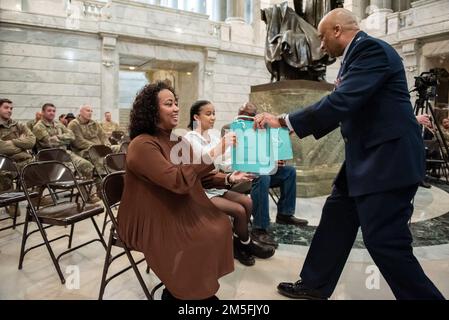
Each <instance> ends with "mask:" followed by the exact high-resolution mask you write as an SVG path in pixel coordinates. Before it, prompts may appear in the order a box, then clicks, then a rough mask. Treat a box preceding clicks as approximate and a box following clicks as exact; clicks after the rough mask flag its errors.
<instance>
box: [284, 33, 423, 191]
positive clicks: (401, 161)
mask: <svg viewBox="0 0 449 320" xmlns="http://www.w3.org/2000/svg"><path fill="white" fill-rule="evenodd" d="M339 79H340V81H338V82H339V84H338V86H337V87H336V88H335V90H334V91H333V92H332V93H331V94H329V95H328V96H326V97H324V98H323V99H321V100H320V101H319V102H317V103H315V104H314V105H311V106H309V107H307V108H305V109H303V110H300V111H296V112H293V113H291V114H289V120H290V123H291V125H292V127H293V129H294V130H295V132H296V134H297V135H298V136H299V137H300V138H303V137H306V136H308V135H311V134H312V135H313V136H314V137H315V138H316V139H319V138H321V137H322V136H324V135H326V134H328V133H329V132H331V131H332V130H334V129H336V128H337V127H338V126H340V127H341V133H342V136H343V138H344V141H345V156H346V160H345V163H344V164H343V167H342V170H341V171H340V173H339V175H338V176H337V179H336V181H335V183H336V185H337V186H338V185H339V183H345V187H347V189H348V191H349V195H350V196H359V195H364V194H369V193H375V192H382V191H387V190H391V189H396V188H401V187H405V186H409V185H412V184H415V183H418V182H419V181H421V180H422V179H423V178H424V172H425V160H424V159H425V158H424V145H423V140H422V137H421V133H420V127H419V124H418V122H417V121H416V118H415V115H414V114H413V108H412V105H411V103H410V95H409V93H408V88H407V80H406V77H405V71H404V66H403V64H402V61H401V58H400V57H399V55H398V54H397V52H396V51H395V50H394V49H393V48H392V47H391V46H390V45H389V44H387V43H386V42H384V41H381V40H379V39H375V38H372V37H370V36H368V35H367V34H366V33H365V32H362V31H360V32H359V33H357V35H356V37H355V38H354V40H353V41H352V43H351V45H350V47H349V49H348V51H347V53H346V56H345V61H343V63H342V67H341V69H340V72H339ZM344 178H346V179H344Z"/></svg>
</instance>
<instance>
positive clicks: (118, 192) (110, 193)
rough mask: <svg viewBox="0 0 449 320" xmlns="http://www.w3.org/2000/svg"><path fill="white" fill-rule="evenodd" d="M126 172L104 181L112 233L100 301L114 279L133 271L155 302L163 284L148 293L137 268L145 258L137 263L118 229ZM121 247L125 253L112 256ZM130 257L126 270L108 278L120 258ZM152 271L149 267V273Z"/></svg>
mask: <svg viewBox="0 0 449 320" xmlns="http://www.w3.org/2000/svg"><path fill="white" fill-rule="evenodd" d="M124 175H125V172H124V171H117V172H114V173H111V174H109V175H107V176H106V177H105V178H104V179H103V183H102V192H103V202H104V205H105V208H106V213H107V214H108V216H109V219H111V222H112V225H111V232H110V233H109V241H108V246H107V249H106V257H105V261H104V268H103V274H102V277H101V284H100V293H99V296H98V299H99V300H102V299H103V295H104V290H105V288H106V285H107V284H108V283H109V282H110V281H111V280H112V279H114V278H116V277H118V276H119V275H121V274H122V273H124V272H126V271H128V270H129V269H131V268H132V269H133V270H134V273H135V274H136V277H137V280H138V281H139V283H140V286H141V287H142V290H143V292H144V293H145V296H146V297H147V299H148V300H153V298H154V292H155V291H156V290H157V289H158V288H160V287H161V286H162V283H160V284H158V285H157V286H155V288H154V289H153V290H152V292H151V293H150V292H149V291H148V287H147V286H146V284H145V282H144V281H143V279H142V275H141V274H140V272H139V269H138V268H137V265H138V264H140V263H141V262H143V261H145V258H142V259H140V260H139V261H137V262H136V261H135V260H134V258H133V256H132V254H131V250H130V249H129V248H128V247H127V245H126V244H125V243H124V242H123V241H122V240H121V239H120V235H119V234H118V232H117V229H118V223H117V219H116V217H115V215H114V213H113V210H114V209H116V208H118V207H119V205H120V199H121V197H122V193H123V188H124ZM113 246H114V247H119V248H122V249H123V252H121V253H119V254H117V255H115V256H113V255H112V254H111V251H112V247H113ZM125 254H126V256H127V257H128V260H129V263H130V265H129V266H128V267H126V268H123V269H122V270H120V271H118V272H116V273H114V274H113V275H112V276H110V277H109V278H107V275H108V270H109V267H110V266H111V264H112V263H113V262H114V261H115V260H116V259H118V258H119V257H121V256H123V255H125ZM149 272H150V270H149V268H148V267H147V273H149Z"/></svg>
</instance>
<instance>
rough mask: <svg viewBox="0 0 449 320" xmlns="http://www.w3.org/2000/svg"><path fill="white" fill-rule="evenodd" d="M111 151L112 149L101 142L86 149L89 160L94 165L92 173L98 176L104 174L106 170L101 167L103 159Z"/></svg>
mask: <svg viewBox="0 0 449 320" xmlns="http://www.w3.org/2000/svg"><path fill="white" fill-rule="evenodd" d="M111 153H113V152H112V149H111V148H110V147H108V146H105V145H102V144H96V145H93V146H91V147H90V148H89V150H88V155H89V159H90V162H92V164H93V165H94V174H95V175H97V176H98V177H100V178H102V177H104V176H106V170H105V168H104V167H103V159H104V157H106V156H107V155H108V154H111Z"/></svg>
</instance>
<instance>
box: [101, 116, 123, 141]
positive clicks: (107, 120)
mask: <svg viewBox="0 0 449 320" xmlns="http://www.w3.org/2000/svg"><path fill="white" fill-rule="evenodd" d="M101 127H102V128H103V131H104V133H105V134H106V137H108V139H109V138H111V136H112V132H113V131H119V130H120V127H119V125H118V123H116V122H114V121H112V116H111V113H110V112H105V113H104V121H103V122H102V123H101Z"/></svg>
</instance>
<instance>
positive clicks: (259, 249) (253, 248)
mask: <svg viewBox="0 0 449 320" xmlns="http://www.w3.org/2000/svg"><path fill="white" fill-rule="evenodd" d="M244 248H245V250H246V251H247V252H248V253H249V254H251V255H253V256H255V257H257V258H260V259H268V258H271V257H272V256H273V255H274V252H275V249H274V247H273V246H268V245H264V244H261V243H258V242H254V241H253V240H251V241H250V243H249V244H247V245H244Z"/></svg>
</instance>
